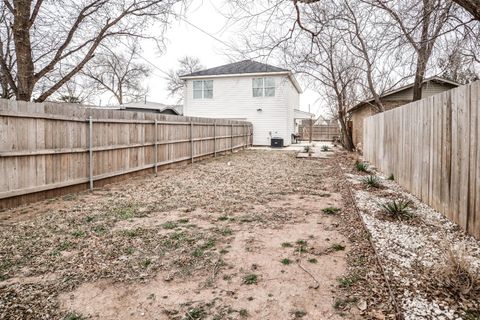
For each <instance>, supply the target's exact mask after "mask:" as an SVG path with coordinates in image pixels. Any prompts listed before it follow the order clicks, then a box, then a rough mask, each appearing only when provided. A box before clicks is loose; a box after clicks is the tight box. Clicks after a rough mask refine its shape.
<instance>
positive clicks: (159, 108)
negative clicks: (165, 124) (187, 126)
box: [120, 101, 183, 115]
mask: <svg viewBox="0 0 480 320" xmlns="http://www.w3.org/2000/svg"><path fill="white" fill-rule="evenodd" d="M120 108H121V109H144V110H152V111H156V112H159V113H162V112H163V111H165V110H168V109H170V110H172V111H173V112H174V113H176V114H177V115H181V114H183V106H182V105H167V104H163V103H160V102H152V101H137V102H129V103H125V104H122V105H121V106H120Z"/></svg>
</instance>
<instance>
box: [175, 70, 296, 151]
mask: <svg viewBox="0 0 480 320" xmlns="http://www.w3.org/2000/svg"><path fill="white" fill-rule="evenodd" d="M252 78H253V77H251V76H236V77H218V78H210V79H213V99H193V89H192V87H193V80H187V81H186V83H185V88H184V93H185V94H184V115H186V116H194V117H208V118H227V119H237V120H246V121H250V122H251V123H252V124H253V144H254V145H270V138H271V137H281V138H283V139H284V143H285V145H289V144H290V143H291V134H292V133H293V130H294V126H293V109H294V108H296V107H298V92H297V91H296V90H295V88H294V87H293V85H292V83H291V81H290V80H289V79H288V77H286V76H279V75H277V76H274V78H275V97H255V98H254V97H253V94H252ZM195 80H197V79H195ZM292 89H293V91H295V93H292ZM258 109H262V111H257V110H258Z"/></svg>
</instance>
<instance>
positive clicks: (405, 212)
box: [380, 199, 413, 220]
mask: <svg viewBox="0 0 480 320" xmlns="http://www.w3.org/2000/svg"><path fill="white" fill-rule="evenodd" d="M411 204H412V202H411V201H410V200H403V199H399V200H393V201H390V202H387V203H382V204H381V205H380V206H381V207H382V208H383V210H384V211H385V213H387V214H388V215H389V216H392V217H394V218H397V219H400V220H402V219H410V218H413V213H412V212H411V211H410V205H411Z"/></svg>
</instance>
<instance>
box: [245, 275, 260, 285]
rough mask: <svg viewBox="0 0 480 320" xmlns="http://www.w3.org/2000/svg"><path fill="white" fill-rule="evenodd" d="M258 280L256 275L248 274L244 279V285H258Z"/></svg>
mask: <svg viewBox="0 0 480 320" xmlns="http://www.w3.org/2000/svg"><path fill="white" fill-rule="evenodd" d="M257 279H258V276H257V275H256V274H253V273H251V274H247V275H246V276H245V277H243V283H244V284H257Z"/></svg>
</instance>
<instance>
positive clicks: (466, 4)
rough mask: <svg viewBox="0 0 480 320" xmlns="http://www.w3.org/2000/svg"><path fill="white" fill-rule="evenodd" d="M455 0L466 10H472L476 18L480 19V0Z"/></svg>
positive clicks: (454, 0)
mask: <svg viewBox="0 0 480 320" xmlns="http://www.w3.org/2000/svg"><path fill="white" fill-rule="evenodd" d="M453 2H455V3H457V4H458V5H460V6H462V7H463V8H464V9H465V10H467V11H468V12H470V13H471V14H472V16H473V17H474V18H475V19H476V20H479V21H480V1H478V0H453Z"/></svg>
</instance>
